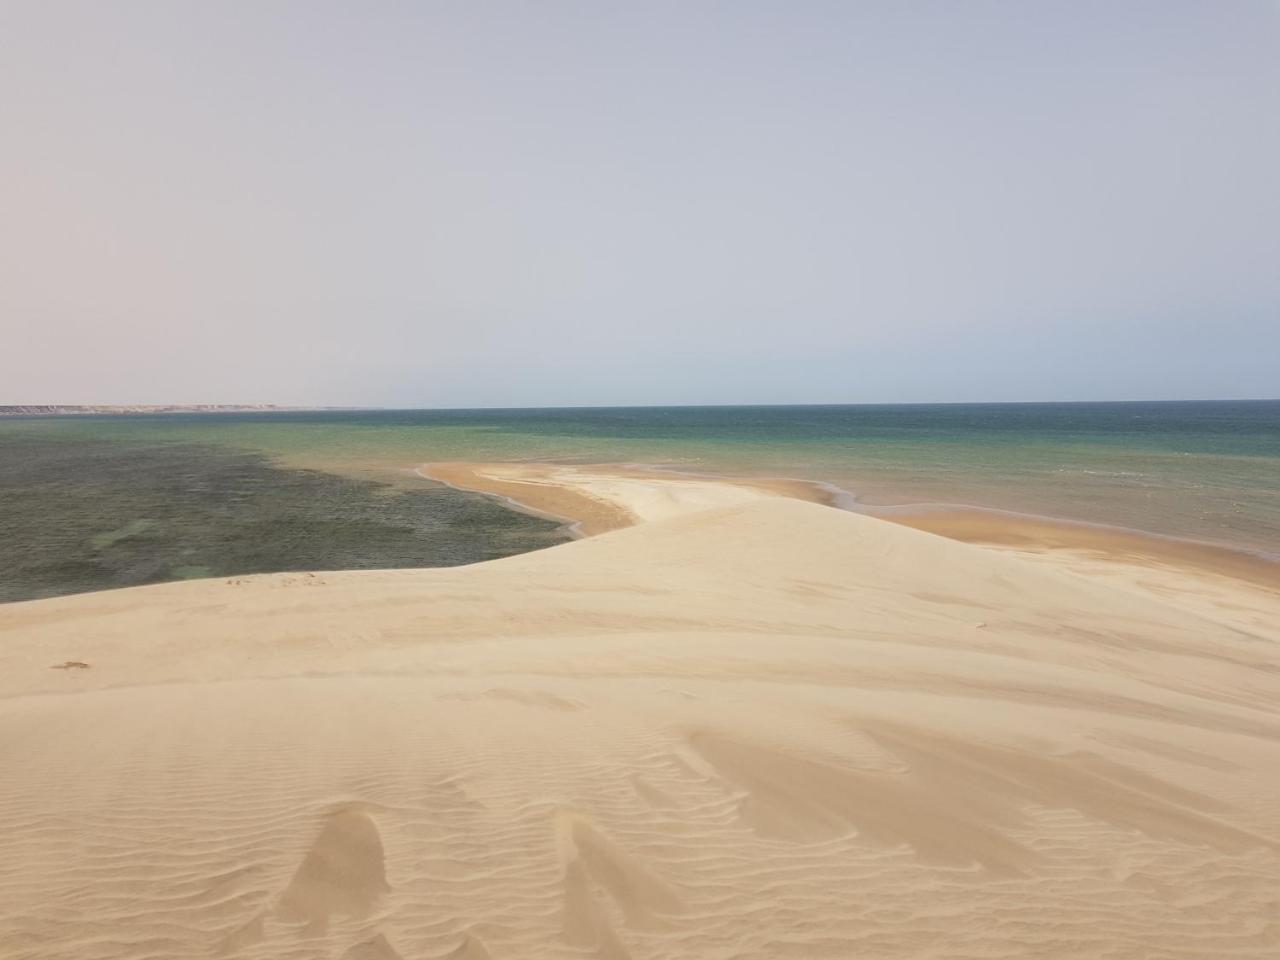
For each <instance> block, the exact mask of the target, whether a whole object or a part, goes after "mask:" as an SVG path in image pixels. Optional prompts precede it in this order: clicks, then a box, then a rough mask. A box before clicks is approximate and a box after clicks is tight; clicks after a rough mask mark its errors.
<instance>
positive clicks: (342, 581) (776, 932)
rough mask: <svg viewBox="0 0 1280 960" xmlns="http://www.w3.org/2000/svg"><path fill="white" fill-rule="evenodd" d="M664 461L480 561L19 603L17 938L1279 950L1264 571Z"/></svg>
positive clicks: (263, 954) (13, 779)
mask: <svg viewBox="0 0 1280 960" xmlns="http://www.w3.org/2000/svg"><path fill="white" fill-rule="evenodd" d="M651 482H658V481H651ZM623 488H625V489H627V490H638V489H639V488H635V487H628V486H626V485H622V486H621V487H620V486H618V485H617V484H616V483H615V484H614V486H613V487H612V488H611V489H614V490H615V491H616V490H620V489H623ZM596 492H597V493H598V492H599V489H598V488H597V490H596ZM641 493H643V496H641V497H640V498H639V500H638V501H637V502H643V503H648V504H650V507H649V508H647V509H650V510H651V511H656V512H651V513H650V514H649V516H650V519H646V520H643V521H642V522H636V523H634V524H633V525H631V526H628V527H627V528H625V529H618V530H615V531H614V532H610V533H606V534H603V535H600V536H592V537H587V538H585V539H581V540H577V541H575V542H572V543H568V544H565V545H562V546H558V547H554V548H551V549H548V550H544V551H540V552H537V553H533V554H525V555H521V556H515V557H508V558H505V559H502V560H496V561H491V562H488V563H483V564H477V565H475V566H471V567H462V568H452V569H438V570H401V571H366V572H337V573H313V574H275V575H266V576H256V577H245V578H232V579H229V580H214V581H195V582H184V583H174V584H165V585H161V586H155V587H144V588H133V589H128V590H119V591H111V592H107V593H100V594H89V595H83V596H77V597H68V598H59V599H55V600H45V601H33V602H28V603H16V604H10V605H7V606H4V607H0V636H3V643H2V644H0V765H2V766H0V769H4V770H6V771H9V775H7V776H6V777H4V778H3V780H2V781H0V956H4V957H6V958H7V957H9V956H13V957H22V958H28V957H30V958H53V957H65V956H75V957H77V958H88V960H96V958H108V957H112V958H114V957H130V958H137V957H156V958H159V957H211V956H222V957H243V958H255V960H256V958H261V960H265V958H280V957H289V958H292V957H297V958H303V957H323V958H339V960H395V958H402V960H418V958H439V957H456V958H471V960H476V958H486V957H488V958H493V960H501V958H506V957H512V958H515V957H520V958H529V957H566V958H568V957H604V958H614V960H617V958H634V960H641V958H672V960H674V958H677V957H681V958H683V957H708V958H726V960H727V958H730V957H733V958H762V960H763V958H778V957H796V958H807V957H832V958H836V957H948V958H951V957H974V958H979V957H988V958H989V957H1000V956H1017V957H1025V956H1045V957H1132V958H1161V957H1169V958H1174V957H1178V958H1187V957H1210V956H1212V957H1233V956H1234V957H1264V956H1266V957H1269V956H1274V955H1275V953H1276V951H1277V950H1280V912H1278V910H1277V890H1278V889H1280V806H1278V805H1277V803H1276V800H1275V798H1276V796H1277V790H1278V788H1280V697H1278V696H1277V694H1280V656H1277V647H1276V642H1277V640H1276V638H1275V636H1274V635H1273V634H1272V633H1271V632H1269V630H1268V629H1267V627H1268V625H1269V624H1271V625H1274V624H1275V623H1280V603H1277V604H1276V605H1275V606H1272V607H1267V606H1266V604H1267V603H1269V602H1271V601H1270V600H1269V599H1268V597H1269V594H1267V593H1266V592H1265V591H1263V590H1260V589H1258V588H1256V587H1254V586H1250V585H1245V586H1243V587H1242V588H1241V589H1245V590H1249V591H1252V592H1250V593H1247V597H1248V604H1249V606H1247V609H1245V610H1244V611H1243V612H1242V611H1241V610H1238V609H1235V608H1233V606H1232V605H1231V603H1230V602H1228V600H1227V599H1224V598H1223V597H1224V596H1225V595H1222V596H1220V595H1219V594H1217V593H1213V592H1212V591H1210V593H1206V594H1204V595H1203V596H1202V597H1201V599H1200V600H1197V601H1195V602H1193V603H1191V604H1190V605H1188V604H1187V603H1185V602H1181V601H1180V600H1179V598H1178V597H1177V596H1176V595H1172V594H1170V595H1166V594H1164V593H1162V592H1161V591H1159V590H1152V589H1150V588H1148V587H1143V586H1141V585H1135V584H1132V583H1128V582H1125V581H1123V580H1122V579H1116V578H1114V577H1106V576H1089V575H1082V574H1081V573H1080V572H1079V571H1078V570H1075V569H1069V568H1067V567H1064V566H1062V565H1060V564H1057V563H1056V562H1040V561H1037V560H1036V559H1035V558H1032V557H1027V556H1023V555H1020V554H1019V553H1016V552H1011V551H1007V550H1004V551H1002V550H995V549H989V548H984V547H981V546H975V545H972V544H967V543H962V542H958V541H955V540H949V539H945V538H943V537H940V536H937V535H934V534H932V533H928V532H925V531H920V530H914V529H910V528H908V527H905V526H901V525H896V524H892V523H887V522H885V521H883V520H879V519H876V518H872V517H867V516H861V515H857V514H852V513H848V512H844V511H838V510H833V509H830V508H829V507H825V506H822V505H819V504H816V503H809V502H803V501H801V500H796V499H793V498H790V497H787V496H782V495H775V493H776V492H762V493H760V494H759V495H751V496H743V494H742V491H741V488H735V491H734V492H732V493H728V492H721V493H720V494H717V493H716V492H715V491H714V490H710V489H699V490H698V491H696V495H691V496H687V497H683V498H682V497H681V494H682V493H690V491H688V490H681V491H670V490H668V491H666V492H665V493H661V494H656V493H654V491H651V490H650V491H641ZM718 497H722V498H723V499H717V498H718ZM673 502H677V506H676V507H674V508H673V507H672V506H671V504H672V503H673ZM636 512H637V514H639V512H640V511H639V509H637V511H636ZM656 516H661V518H660V519H657V518H654V517H656ZM1181 575H1182V576H1183V577H1185V578H1190V577H1191V574H1190V573H1184V574H1181ZM1220 589H1225V588H1222V587H1221V585H1220V584H1215V585H1214V588H1213V590H1215V591H1216V590H1220ZM1205 597H1209V598H1210V599H1205ZM1213 597H1216V598H1217V599H1216V600H1213V599H1212V598H1213ZM1211 601H1212V602H1211ZM1219 601H1221V602H1219ZM67 662H82V663H86V664H88V666H87V667H85V668H79V669H74V670H71V669H51V668H52V667H55V666H57V665H60V664H65V663H67ZM15 774H16V775H15Z"/></svg>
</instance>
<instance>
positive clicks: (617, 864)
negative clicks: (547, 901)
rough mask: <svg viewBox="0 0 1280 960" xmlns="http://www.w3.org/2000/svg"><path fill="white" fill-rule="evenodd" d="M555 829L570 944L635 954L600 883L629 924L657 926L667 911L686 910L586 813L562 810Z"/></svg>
mask: <svg viewBox="0 0 1280 960" xmlns="http://www.w3.org/2000/svg"><path fill="white" fill-rule="evenodd" d="M556 833H557V835H558V838H559V841H560V851H561V857H562V859H563V861H564V871H565V872H564V907H563V913H562V919H563V930H564V939H565V942H566V943H568V944H569V945H570V946H574V947H581V948H584V949H589V950H594V951H595V954H596V956H598V957H603V958H606V960H629V958H630V957H631V953H630V951H629V950H628V949H627V948H626V945H625V944H623V942H622V941H621V939H619V937H618V934H617V931H615V930H614V928H613V923H612V922H611V921H610V919H609V914H608V912H607V911H606V910H605V909H604V907H603V906H602V905H601V903H600V902H599V900H597V898H596V895H595V892H594V887H596V886H599V887H603V888H604V890H605V891H606V892H607V893H608V894H609V896H610V897H611V898H612V899H613V900H614V902H615V903H617V905H618V907H619V908H620V909H621V910H622V915H623V923H624V924H625V925H626V926H628V927H632V928H637V929H654V928H659V927H661V926H662V925H663V921H662V917H663V915H669V914H675V913H680V912H682V911H683V909H684V904H683V902H682V901H681V900H680V898H679V896H677V894H676V892H675V891H674V890H673V889H672V888H671V887H670V886H669V885H668V884H667V883H666V881H664V880H663V879H662V878H660V877H659V876H657V875H656V874H655V873H653V871H651V870H650V869H649V868H648V867H647V866H645V864H643V863H642V862H641V861H640V860H639V859H637V858H636V857H635V856H633V855H632V854H630V853H628V852H627V851H625V850H623V849H622V848H621V847H619V846H618V845H617V844H616V843H614V842H613V841H612V840H610V839H609V838H608V837H607V836H605V835H604V834H603V833H601V832H600V831H599V830H598V829H597V828H596V827H594V826H593V825H592V824H591V823H590V822H589V821H587V820H586V819H584V818H583V817H580V816H577V815H576V814H571V813H562V814H560V815H559V816H558V817H557V818H556Z"/></svg>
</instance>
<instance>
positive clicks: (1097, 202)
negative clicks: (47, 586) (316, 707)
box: [0, 0, 1280, 406]
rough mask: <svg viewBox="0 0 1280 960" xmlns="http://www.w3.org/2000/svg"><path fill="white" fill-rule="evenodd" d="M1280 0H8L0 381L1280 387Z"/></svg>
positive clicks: (449, 398) (665, 390) (42, 387)
mask: <svg viewBox="0 0 1280 960" xmlns="http://www.w3.org/2000/svg"><path fill="white" fill-rule="evenodd" d="M1277 171H1280V5H1278V4H1277V3H1276V2H1272V0H1206V2H1200V3H1179V2H1150V3H1145V2H1125V0H1105V2H1081V0H1074V2H1033V0H1008V2H1000V3H983V2H939V3H913V2H900V0H899V2H885V3H873V2H854V0H847V2H841V3H820V2H795V0H789V2H784V0H778V2H770V3H755V2H697V0H685V2H672V3H666V2H639V0H637V2H630V3H622V2H608V0H603V2H601V0H596V2H584V3H569V2H554V0H552V2H540V3H515V2H510V3H480V2H472V0H467V2H462V0H460V2H453V3H430V2H420V3H389V2H354V0H352V2H348V3H318V2H298V3H284V2H257V0H254V2H249V0H245V2H213V0H207V2H203V3H183V2H174V0H157V2H98V0H94V2H84V3H70V2H62V0H0V332H2V333H3V348H2V349H0V403H4V402H167V401H189V402H194V401H207V402H234V401H257V402H279V403H301V404H307V403H317V404H358V405H390V406H503V405H524V404H529V405H554V404H628V403H702V402H711V403H716V402H719V403H739V402H741V403H746V402H758V403H769V402H846V401H847V402H861V401H886V402H892V401H945V400H957V401H967V400H1022V399H1025V400H1051V399H1122V398H1198V397H1259V396H1270V397H1274V396H1278V395H1280V179H1278V177H1280V174H1278V173H1277Z"/></svg>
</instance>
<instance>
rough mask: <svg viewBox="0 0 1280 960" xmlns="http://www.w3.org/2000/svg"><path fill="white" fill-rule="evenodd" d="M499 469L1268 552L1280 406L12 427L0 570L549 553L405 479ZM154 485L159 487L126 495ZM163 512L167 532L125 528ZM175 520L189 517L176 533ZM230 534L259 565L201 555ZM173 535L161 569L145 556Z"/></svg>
mask: <svg viewBox="0 0 1280 960" xmlns="http://www.w3.org/2000/svg"><path fill="white" fill-rule="evenodd" d="M33 445H34V446H33ZM37 449H38V450H39V451H41V452H40V453H38V454H37V453H33V451H35V450H37ZM223 457H233V458H234V457H240V458H248V459H242V460H239V461H236V462H237V463H239V464H240V466H239V467H237V468H236V469H243V470H247V471H248V473H247V474H246V475H245V476H246V478H248V477H249V476H250V475H251V476H252V479H245V480H244V482H243V483H240V484H239V486H237V485H236V484H235V483H233V484H231V487H230V489H224V487H223V486H222V485H220V484H219V483H215V482H212V481H209V480H207V479H200V478H201V477H202V476H203V473H202V471H204V470H206V469H207V470H211V471H213V473H214V474H215V475H216V476H218V477H222V476H224V474H225V472H226V471H225V469H224V467H222V466H218V467H216V468H215V467H214V466H213V464H214V461H218V460H219V458H223ZM148 458H160V460H161V461H162V462H163V466H156V465H155V464H153V463H152V462H151V460H150V459H148ZM513 459H545V460H563V461H568V462H620V461H621V462H643V463H655V464H664V465H669V466H673V467H679V468H683V469H689V470H697V471H706V472H711V473H717V472H719V473H729V474H738V475H774V476H793V477H803V478H806V479H811V480H821V481H826V482H829V483H833V484H835V485H837V486H840V487H842V488H844V489H846V490H849V491H851V492H852V493H853V494H855V495H856V496H857V497H858V498H859V499H861V500H862V501H863V502H866V503H870V504H890V503H918V502H945V503H965V504H974V505H980V506H988V507H996V508H1002V509H1007V510H1016V511H1022V512H1028V513H1035V514H1042V515H1046V516H1053V517H1061V518H1066V519H1075V520H1083V521H1090V522H1097V523H1107V524H1116V525H1119V526H1125V527H1131V528H1135V529H1139V530H1146V531H1149V532H1152V533H1158V534H1166V535H1171V536H1177V537H1186V538H1191V539H1200V540H1208V541H1214V542H1219V543H1227V544H1232V545H1236V546H1240V547H1245V548H1250V549H1254V550H1259V551H1263V552H1267V553H1274V554H1280V401H1239V402H1237V401H1221V402H1169V403H1145V402H1139V403H1079V404H950V405H904V406H821V407H818V406H815V407H796V406H790V407H645V408H612V409H602V408H596V409H576V410H573V409H568V410H566V409H557V410H459V411H395V410H389V411H306V412H269V413H236V414H191V415H159V416H92V417H35V418H20V419H19V418H15V419H10V420H0V475H2V476H3V483H4V500H3V502H2V503H0V536H3V541H2V543H3V553H4V556H3V557H2V558H0V559H2V560H3V566H4V568H5V569H9V568H11V566H12V565H13V563H14V562H15V560H16V559H21V558H22V557H23V556H24V555H26V554H28V553H31V552H32V551H34V552H35V553H36V554H39V555H41V556H44V557H46V561H45V562H46V563H47V564H52V565H53V568H55V573H54V574H48V573H42V572H41V571H42V570H46V569H48V568H46V567H37V569H36V571H35V573H34V574H33V575H32V576H34V579H35V580H36V581H38V580H39V579H40V577H41V576H55V575H56V576H61V574H60V573H56V568H57V565H58V563H62V564H71V563H80V564H81V565H82V566H81V568H80V569H81V570H82V572H83V578H82V579H81V580H77V581H76V583H77V584H84V585H79V586H76V587H75V589H89V588H90V586H88V584H90V583H91V582H92V581H93V574H92V573H91V572H90V569H89V567H88V566H84V564H85V563H86V562H89V561H92V562H98V561H95V560H94V557H98V558H100V557H101V556H102V555H103V553H104V552H110V551H121V550H125V549H126V548H128V550H130V551H132V553H131V559H130V560H129V561H128V563H127V564H125V566H127V567H129V568H130V569H134V570H145V571H146V576H147V577H149V578H151V579H157V578H158V579H166V578H171V577H173V576H180V575H197V574H198V573H199V572H200V571H201V570H202V569H206V568H207V570H208V571H210V572H212V573H213V574H214V575H222V574H223V573H224V572H226V573H232V572H252V571H254V570H259V569H305V568H307V567H309V566H312V567H314V566H327V567H334V566H362V565H373V566H418V565H435V564H439V563H461V562H469V561H471V560H475V559H482V558H484V557H485V556H494V555H501V554H503V553H511V552H518V551H520V550H524V549H531V548H533V547H536V546H543V545H546V544H548V543H550V542H555V541H556V540H557V539H558V535H557V534H555V533H554V532H553V531H551V530H550V529H549V528H548V526H547V525H546V524H545V523H540V522H538V521H534V520H532V519H531V518H528V517H521V516H519V515H516V514H511V513H510V512H508V511H504V510H501V508H498V507H493V506H490V505H488V504H485V503H484V502H483V501H477V500H476V499H475V498H469V497H466V496H465V495H462V494H457V493H456V492H453V491H446V490H442V489H440V488H438V487H435V486H432V485H430V484H428V483H427V482H426V481H422V480H420V479H418V478H417V477H415V476H414V475H413V474H412V472H411V469H410V468H412V467H413V466H414V465H415V464H419V463H423V462H428V461H433V460H513ZM188 461H189V462H188ZM24 462H30V463H32V464H35V467H36V468H35V469H26V470H24V469H23V467H22V464H23V463H24ZM130 464H132V466H130ZM191 464H196V465H197V466H196V467H191ZM184 465H185V466H184ZM201 465H203V466H201ZM184 470H186V471H187V472H186V473H184V472H183V471H184ZM193 470H194V472H192V471H193ZM156 471H159V472H160V474H163V475H166V476H168V478H169V479H168V480H166V482H163V483H161V482H150V481H148V482H146V483H141V484H140V483H139V482H138V476H140V475H142V476H151V475H152V474H153V473H155V472H156ZM232 473H233V474H234V473H235V471H234V470H232ZM184 477H185V478H186V479H183V478H184ZM301 478H305V480H303V479H301ZM250 490H251V491H255V492H253V493H249V492H246V491H250ZM126 494H127V496H126ZM121 497H124V499H123V500H121V499H119V498H121ZM113 498H115V499H114V500H113ZM370 498H372V499H370ZM397 498H408V499H397ZM108 502H114V503H115V504H116V505H115V506H113V507H112V508H111V509H106V508H105V507H103V508H102V509H100V510H96V511H94V510H89V508H88V506H87V504H90V503H96V504H106V503H108ZM357 502H359V503H361V504H365V506H362V507H360V508H359V509H356V508H355V507H354V506H352V504H355V503H357ZM280 504H288V505H289V510H296V511H298V512H296V513H290V514H288V515H289V516H290V517H292V519H291V520H290V523H289V525H288V529H287V530H285V529H283V528H281V527H280V526H279V524H276V523H275V518H276V516H277V515H278V514H279V513H280V511H281V509H282V508H281V507H280ZM373 505H378V507H377V509H376V510H375V509H374V507H373ZM463 505H465V508H464V506H463ZM352 510H355V511H356V515H357V516H356V518H355V519H353V518H352V517H351V516H350V511H352ZM362 511H363V512H362ZM369 511H372V515H373V516H374V519H373V520H370V519H369V517H370V515H371V514H370V513H369ZM388 511H389V512H388ZM459 511H461V512H459ZM95 513H96V514H100V515H93V516H87V514H95ZM161 513H165V515H166V516H169V517H170V519H169V520H167V521H165V524H164V525H163V526H162V527H154V526H152V527H144V528H142V529H137V528H130V527H129V524H131V523H133V522H135V521H147V520H154V519H156V518H157V517H158V516H159V515H160V514H161ZM175 513H181V514H184V515H187V516H198V517H200V518H201V519H200V520H199V522H198V523H195V522H194V521H192V522H191V523H190V524H187V525H186V526H183V525H182V524H178V522H177V521H176V520H174V519H173V515H174V514H175ZM70 517H74V518H76V519H74V520H72V519H69V518H70ZM175 524H178V526H179V527H182V529H181V530H180V531H179V530H178V528H177V527H175ZM338 528H340V534H339V533H335V529H338ZM428 528H429V530H430V536H426V535H425V531H427V530H428ZM228 529H235V530H237V531H238V534H237V535H245V536H251V537H252V539H254V540H255V541H257V542H256V543H255V545H254V550H253V551H249V552H247V553H246V552H240V553H237V552H236V551H234V550H233V551H231V552H230V554H227V553H225V552H223V551H222V549H221V547H219V549H218V550H212V545H214V544H219V545H221V544H224V543H225V537H226V533H227V530H228ZM131 530H132V532H130V531H131ZM50 531H58V532H57V536H51V534H50ZM68 531H70V532H68ZM162 531H168V534H163V533H162ZM322 531H324V532H322ZM390 531H395V532H394V533H393V532H390ZM169 534H171V536H169V539H168V540H167V541H166V543H168V546H167V547H166V552H165V557H166V559H165V561H164V563H159V562H157V561H155V560H154V554H153V552H152V551H153V550H154V549H157V540H158V539H163V538H164V536H166V535H169ZM94 538H99V540H101V538H107V539H109V540H110V539H111V538H116V539H114V540H111V542H110V543H109V544H108V545H107V546H104V547H92V543H93V542H96V541H94ZM233 539H234V538H233ZM82 541H83V542H88V543H90V545H91V546H90V547H87V548H85V549H84V550H82V549H81V548H80V547H79V546H78V544H80V543H81V542H82ZM265 541H271V543H267V542H265ZM179 542H181V545H180V546H179ZM424 543H425V545H423V544H424ZM414 544H417V546H416V547H415V546H414ZM148 545H150V546H148ZM326 545H328V546H326ZM85 550H90V551H93V550H96V551H97V553H92V552H90V553H86V552H85ZM174 551H176V554H175V552H174ZM183 551H193V552H191V553H189V554H188V553H184V552H183ZM211 551H212V552H211ZM214 556H216V557H221V559H215V560H213V561H211V562H205V560H206V558H208V557H214ZM228 557H239V558H241V559H237V560H235V562H232V560H231V559H228ZM76 558H78V559H76ZM28 566H29V564H28ZM0 576H7V574H0ZM27 582H28V583H30V582H31V576H29V577H28V581H27ZM130 582H133V581H130ZM144 582H149V581H144ZM26 589H31V588H30V587H29V586H28V587H27V588H26ZM58 592H62V591H58ZM0 595H2V596H7V597H8V598H10V599H12V598H14V594H13V591H12V589H10V591H9V592H8V593H7V594H5V593H3V592H0Z"/></svg>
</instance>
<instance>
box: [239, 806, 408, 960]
mask: <svg viewBox="0 0 1280 960" xmlns="http://www.w3.org/2000/svg"><path fill="white" fill-rule="evenodd" d="M390 889H391V887H390V886H389V885H388V884H387V873H386V856H385V854H384V852H383V848H382V834H381V833H379V832H378V826H377V824H376V823H374V821H373V818H372V817H370V816H369V815H368V814H367V813H365V812H364V811H363V810H362V809H361V808H360V806H359V805H357V804H344V805H342V806H340V807H337V808H335V809H333V810H331V811H330V812H329V814H328V815H327V816H326V817H325V820H324V824H323V826H322V827H321V828H320V832H319V834H318V835H317V836H316V838H315V840H313V841H312V843H311V846H310V847H309V848H308V849H307V852H306V854H305V855H304V856H303V858H302V863H301V864H300V865H299V866H298V869H297V870H296V871H295V872H294V874H293V878H292V879H291V880H290V881H289V884H288V886H286V887H285V889H284V891H283V892H282V893H281V894H280V897H279V899H278V900H277V901H276V905H275V907H274V909H271V910H267V911H265V912H264V913H261V914H259V915H258V916H256V917H254V918H253V919H252V920H250V921H249V922H248V923H246V924H244V925H243V926H241V927H239V928H238V929H236V930H235V931H233V932H232V933H231V934H230V935H229V936H228V937H226V939H225V940H223V942H222V944H221V949H220V950H219V952H220V953H222V954H227V953H232V952H235V951H237V950H240V949H242V948H245V947H248V946H252V945H253V944H255V943H258V942H260V941H261V940H263V939H264V938H265V937H266V922H267V920H268V919H275V920H280V921H284V922H286V923H305V925H306V926H305V927H304V928H303V930H302V933H303V935H304V936H318V935H321V934H323V933H324V932H325V930H326V929H327V928H328V926H329V918H330V917H334V916H339V917H354V918H360V917H365V916H368V915H369V914H370V913H371V912H372V911H373V909H374V907H376V906H377V904H378V902H379V900H381V899H382V897H383V895H384V894H385V893H387V891H389V890H390ZM384 948H385V949H384ZM379 949H382V950H383V952H382V953H378V952H376V951H377V950H379ZM354 950H361V951H364V952H363V953H352V952H351V951H354ZM388 950H389V951H390V952H389V953H388V952H386V951H388ZM369 951H375V952H369ZM348 954H349V956H347V957H346V958H345V960H395V958H397V957H398V956H399V955H398V954H397V953H396V952H395V951H394V949H392V948H391V945H390V944H389V943H387V942H386V938H385V937H381V936H379V937H375V938H374V939H373V940H370V941H366V942H365V943H361V944H358V945H357V946H355V947H352V948H351V950H349V951H348Z"/></svg>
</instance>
